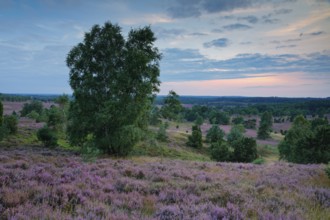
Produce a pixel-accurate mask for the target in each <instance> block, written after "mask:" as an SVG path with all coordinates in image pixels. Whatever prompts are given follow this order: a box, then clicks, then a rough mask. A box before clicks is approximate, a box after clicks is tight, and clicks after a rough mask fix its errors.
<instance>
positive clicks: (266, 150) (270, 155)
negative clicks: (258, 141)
mask: <svg viewBox="0 0 330 220" xmlns="http://www.w3.org/2000/svg"><path fill="white" fill-rule="evenodd" d="M257 151H258V155H259V156H260V158H262V159H263V160H264V163H271V162H276V161H278V160H279V152H278V148H277V147H273V146H268V145H265V146H263V145H262V146H261V145H259V146H257Z"/></svg>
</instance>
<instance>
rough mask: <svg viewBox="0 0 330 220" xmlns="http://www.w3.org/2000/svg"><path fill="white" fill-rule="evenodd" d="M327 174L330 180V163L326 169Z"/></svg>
mask: <svg viewBox="0 0 330 220" xmlns="http://www.w3.org/2000/svg"><path fill="white" fill-rule="evenodd" d="M324 171H325V173H326V174H327V176H328V178H329V179H330V162H329V163H328V165H327V166H326V167H325V169H324Z"/></svg>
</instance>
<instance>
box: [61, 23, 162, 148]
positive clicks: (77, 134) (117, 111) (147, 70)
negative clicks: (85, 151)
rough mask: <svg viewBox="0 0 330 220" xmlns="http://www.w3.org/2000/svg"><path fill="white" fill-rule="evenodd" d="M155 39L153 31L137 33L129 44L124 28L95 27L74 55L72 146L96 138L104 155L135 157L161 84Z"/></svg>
mask: <svg viewBox="0 0 330 220" xmlns="http://www.w3.org/2000/svg"><path fill="white" fill-rule="evenodd" d="M155 40H156V38H155V37H154V34H153V32H152V31H151V28H150V27H144V28H140V29H132V30H131V31H130V32H129V34H128V38H127V40H125V39H124V37H123V35H122V34H121V28H120V27H119V26H117V25H113V24H111V23H110V22H107V23H105V24H104V26H103V27H100V26H99V25H95V26H93V27H92V29H91V31H90V32H89V33H86V34H85V38H84V41H83V42H82V43H79V44H78V45H77V46H75V47H74V48H73V49H72V50H71V51H70V52H69V54H68V57H67V66H68V67H69V69H70V85H71V88H72V90H73V101H72V102H71V104H70V108H69V122H68V135H69V138H70V143H71V144H73V145H79V146H82V144H83V143H84V142H85V141H86V139H87V136H88V135H91V136H92V138H93V140H92V141H93V142H94V145H93V146H95V147H97V148H99V149H102V150H103V151H104V152H108V153H110V154H115V155H126V154H128V153H129V150H130V149H131V148H132V147H133V145H134V144H135V143H136V142H137V141H138V137H139V135H138V133H139V132H138V131H139V130H140V129H144V128H146V126H147V123H148V115H149V112H150V109H151V103H152V100H153V98H154V93H155V92H157V91H158V86H159V83H160V82H159V80H158V77H159V61H160V59H161V54H160V53H159V52H158V49H157V48H156V47H154V45H153V44H154V42H155Z"/></svg>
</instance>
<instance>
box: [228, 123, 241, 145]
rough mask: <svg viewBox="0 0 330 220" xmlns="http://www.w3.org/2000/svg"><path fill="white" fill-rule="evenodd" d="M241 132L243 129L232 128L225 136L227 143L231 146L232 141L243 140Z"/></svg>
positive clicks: (239, 127)
mask: <svg viewBox="0 0 330 220" xmlns="http://www.w3.org/2000/svg"><path fill="white" fill-rule="evenodd" d="M243 130H244V128H242V127H241V126H239V125H235V126H233V127H232V128H231V129H230V132H229V134H228V136H227V141H228V143H229V144H230V145H231V144H232V143H233V142H234V141H236V140H239V139H241V138H243Z"/></svg>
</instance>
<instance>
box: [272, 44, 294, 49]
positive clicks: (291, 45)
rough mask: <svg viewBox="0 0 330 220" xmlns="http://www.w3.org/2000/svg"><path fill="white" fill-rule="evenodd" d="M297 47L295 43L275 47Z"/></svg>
mask: <svg viewBox="0 0 330 220" xmlns="http://www.w3.org/2000/svg"><path fill="white" fill-rule="evenodd" d="M293 47H297V45H295V44H290V45H281V46H277V47H276V49H281V48H293Z"/></svg>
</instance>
